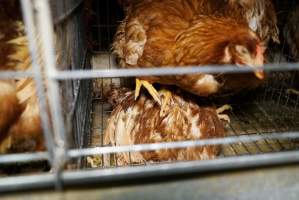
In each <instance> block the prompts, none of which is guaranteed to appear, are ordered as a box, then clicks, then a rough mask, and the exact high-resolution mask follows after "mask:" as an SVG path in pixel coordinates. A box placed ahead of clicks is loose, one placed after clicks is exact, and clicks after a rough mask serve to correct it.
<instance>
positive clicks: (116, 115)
mask: <svg viewBox="0 0 299 200" xmlns="http://www.w3.org/2000/svg"><path fill="white" fill-rule="evenodd" d="M122 92H124V93H123V94H122ZM129 93H130V94H129ZM111 94H113V95H115V94H118V95H120V98H122V97H123V96H126V98H124V99H123V100H122V101H121V103H120V104H118V105H117V106H116V107H115V108H114V110H113V112H112V114H111V116H110V118H109V120H108V125H107V127H106V130H105V133H104V136H105V139H104V143H105V144H106V145H108V144H111V145H113V146H120V145H132V144H145V143H160V142H171V141H183V140H200V139H208V138H218V137H223V136H224V134H225V131H224V128H223V125H222V122H221V121H220V120H219V118H218V116H217V114H216V110H215V109H214V108H212V107H204V106H202V107H201V106H198V105H197V104H196V103H195V101H194V100H193V99H192V98H190V97H188V96H187V95H186V94H183V93H181V94H178V93H177V92H175V93H172V97H171V100H170V103H169V105H168V106H167V108H166V110H165V111H164V113H163V115H160V111H161V108H160V106H159V105H158V104H157V103H156V102H155V101H154V100H153V99H151V98H149V97H146V96H144V95H142V96H141V97H140V98H139V99H138V100H137V101H134V94H133V92H132V91H128V90H127V89H121V90H119V91H116V92H112V93H111ZM128 94H129V95H128ZM160 95H161V97H162V98H163V94H162V93H160ZM112 98H115V96H114V97H112ZM113 102H114V101H113ZM218 153H219V146H204V147H196V148H195V147H194V148H186V149H167V150H165V149H163V150H157V151H151V152H140V153H131V157H129V154H128V153H122V154H118V157H117V159H118V164H119V165H126V164H128V163H130V160H131V161H132V162H134V163H140V162H144V161H149V162H150V161H167V160H204V159H213V158H215V156H217V154H218ZM106 159H109V158H108V157H107V158H106ZM106 163H109V162H108V161H107V162H106Z"/></svg>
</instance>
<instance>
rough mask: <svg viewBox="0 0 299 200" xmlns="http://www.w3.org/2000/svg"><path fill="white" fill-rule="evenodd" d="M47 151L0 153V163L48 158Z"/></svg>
mask: <svg viewBox="0 0 299 200" xmlns="http://www.w3.org/2000/svg"><path fill="white" fill-rule="evenodd" d="M48 158H49V154H48V152H37V153H18V154H7V155H0V164H7V163H15V162H32V161H41V160H48Z"/></svg>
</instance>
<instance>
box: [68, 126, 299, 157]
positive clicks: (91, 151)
mask: <svg viewBox="0 0 299 200" xmlns="http://www.w3.org/2000/svg"><path fill="white" fill-rule="evenodd" d="M291 138H299V132H284V133H283V132H281V133H267V134H260V135H241V136H230V137H225V138H215V139H205V140H189V141H178V142H163V143H151V144H135V145H125V146H107V147H94V148H85V149H72V150H69V151H68V156H69V157H72V158H75V157H81V156H89V155H98V154H109V153H122V152H140V151H154V150H160V149H175V148H187V147H195V146H204V145H220V144H222V145H224V144H234V143H239V142H244V143H246V142H256V141H259V140H263V139H291Z"/></svg>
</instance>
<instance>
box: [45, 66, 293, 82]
mask: <svg viewBox="0 0 299 200" xmlns="http://www.w3.org/2000/svg"><path fill="white" fill-rule="evenodd" d="M282 66H283V67H282ZM259 69H264V70H265V71H266V72H272V71H290V70H299V63H273V64H267V65H265V67H264V68H259ZM254 70H256V68H251V67H245V66H244V67H236V66H235V65H225V66H221V65H205V66H200V67H199V66H188V67H173V66H169V67H156V68H131V69H103V70H100V69H98V70H74V71H53V72H52V73H51V74H50V75H51V78H54V79H58V80H66V79H89V78H116V77H134V76H163V75H177V74H194V73H210V74H213V73H248V72H253V71H254Z"/></svg>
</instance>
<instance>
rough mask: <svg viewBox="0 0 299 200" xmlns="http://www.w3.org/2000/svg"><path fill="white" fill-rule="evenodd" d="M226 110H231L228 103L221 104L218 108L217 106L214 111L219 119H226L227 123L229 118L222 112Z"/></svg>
mask: <svg viewBox="0 0 299 200" xmlns="http://www.w3.org/2000/svg"><path fill="white" fill-rule="evenodd" d="M226 110H232V107H231V106H230V105H227V104H226V105H223V106H221V107H220V108H217V110H216V113H217V115H218V118H219V119H220V120H224V121H227V122H228V123H230V118H229V116H228V115H227V114H222V113H223V112H224V111H226Z"/></svg>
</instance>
